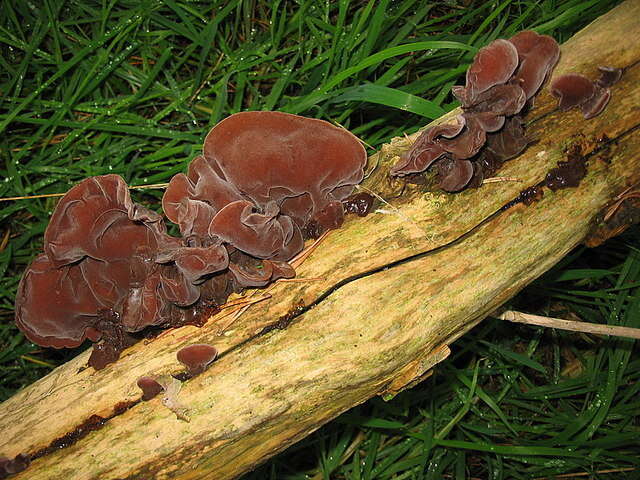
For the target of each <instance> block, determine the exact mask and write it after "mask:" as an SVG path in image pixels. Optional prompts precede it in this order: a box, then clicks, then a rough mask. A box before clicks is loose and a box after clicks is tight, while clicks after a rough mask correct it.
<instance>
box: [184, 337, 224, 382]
mask: <svg viewBox="0 0 640 480" xmlns="http://www.w3.org/2000/svg"><path fill="white" fill-rule="evenodd" d="M217 356H218V350H217V349H216V348H215V347H213V346H211V345H207V344H206V343H196V344H193V345H188V346H186V347H183V348H181V349H180V350H179V351H178V354H177V357H178V361H179V362H180V363H182V364H183V365H184V366H186V367H187V370H188V372H189V375H191V376H195V375H198V374H200V373H202V372H204V371H205V370H206V369H207V368H208V367H209V365H210V364H211V362H213V361H214V360H215V359H216V357H217Z"/></svg>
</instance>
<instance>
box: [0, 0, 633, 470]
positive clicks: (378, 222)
mask: <svg viewBox="0 0 640 480" xmlns="http://www.w3.org/2000/svg"><path fill="white" fill-rule="evenodd" d="M638 36H640V2H637V1H629V2H627V3H625V4H623V5H621V6H619V7H618V8H616V9H615V10H612V11H611V12H609V13H608V14H607V15H605V16H603V17H602V18H600V19H599V20H598V21H596V22H594V23H593V24H592V25H590V26H589V27H587V28H586V29H585V30H583V31H582V32H580V33H579V34H578V35H576V36H575V37H574V38H573V39H571V40H570V41H569V42H567V43H566V44H565V45H564V46H563V48H562V59H561V63H560V64H559V65H558V68H557V70H556V73H557V74H561V73H566V72H568V71H574V72H576V71H577V72H584V73H591V72H595V71H596V69H597V66H599V65H609V66H613V67H625V66H629V65H633V64H635V62H637V61H638V60H640V45H638V42H629V41H628V39H629V38H636V37H638ZM635 65H636V66H634V67H632V68H628V69H627V71H626V72H625V75H624V76H623V78H622V80H621V81H620V82H619V83H618V84H616V85H615V87H614V88H613V90H612V100H611V102H610V104H609V106H608V107H607V109H606V110H605V112H604V113H603V114H602V115H600V116H598V117H596V118H594V119H592V120H590V121H588V122H587V121H585V120H584V119H583V118H582V116H581V114H580V113H579V112H576V111H573V112H566V113H563V114H560V113H558V112H557V111H556V109H555V104H556V103H555V101H553V99H551V98H550V97H549V95H547V94H542V95H540V97H538V98H537V99H536V108H535V109H534V110H533V111H532V112H531V113H530V115H529V117H528V118H527V121H528V134H529V135H531V136H532V137H533V138H534V139H536V140H537V142H536V143H535V144H534V145H532V146H531V147H529V149H528V150H527V151H526V152H525V153H524V154H523V155H521V156H520V157H518V158H515V159H513V160H511V161H509V162H508V163H507V164H506V165H505V167H504V168H503V169H502V170H501V171H500V172H499V173H500V175H501V176H504V177H509V178H518V179H521V180H522V183H518V182H510V181H509V182H499V183H491V184H488V185H485V186H483V187H481V188H479V189H475V190H474V189H471V190H467V191H465V192H462V193H460V194H456V195H446V194H444V193H441V192H435V193H434V192H426V193H425V192H424V191H423V190H422V187H412V186H408V187H405V186H404V184H403V183H400V182H391V181H389V179H388V176H387V172H388V168H389V165H390V164H391V163H393V162H394V161H395V160H396V159H397V157H398V155H400V154H401V153H402V152H404V151H406V149H407V148H408V147H409V145H410V143H411V142H412V141H414V140H415V137H416V136H415V135H413V136H410V137H407V138H402V137H400V138H397V139H394V140H393V141H392V142H391V143H390V144H388V145H385V146H384V147H383V148H382V149H381V151H380V153H379V154H377V155H375V156H374V158H372V159H371V164H372V165H377V168H376V169H375V170H374V171H373V172H372V173H371V175H370V176H369V178H368V179H367V183H366V184H365V186H364V187H365V188H367V189H369V190H372V191H375V192H376V193H377V195H379V196H380V197H382V198H384V199H385V200H386V201H387V202H389V203H390V204H392V205H393V209H391V210H393V211H395V210H396V209H397V213H398V214H394V215H384V214H371V215H369V216H368V217H366V218H363V219H350V220H349V221H348V222H347V223H346V224H345V226H344V227H343V228H341V229H339V230H336V231H334V232H332V233H331V235H329V236H328V237H326V238H325V239H324V240H323V241H322V243H321V244H320V245H318V246H317V248H316V249H315V251H313V252H311V253H310V254H309V256H308V257H306V259H305V261H304V263H302V264H301V265H300V266H299V267H298V270H297V271H298V275H299V276H300V277H301V278H314V279H320V280H319V281H313V282H303V283H292V282H279V283H276V284H274V285H273V286H272V287H270V288H269V294H270V295H271V298H270V299H266V300H264V301H262V302H259V303H256V304H254V305H252V306H251V308H250V309H248V310H247V311H246V312H245V313H244V314H243V315H242V316H241V317H240V318H238V319H237V321H236V322H235V323H234V324H233V325H232V326H231V328H229V329H228V330H226V331H225V332H220V333H219V332H218V322H219V319H220V318H221V316H222V315H224V313H223V314H218V315H216V316H214V317H212V318H211V319H210V321H209V322H208V323H207V325H206V326H204V327H203V328H200V329H198V328H196V327H190V326H188V327H183V328H180V329H176V330H174V331H170V332H167V333H166V334H163V335H161V336H159V337H158V338H155V339H153V340H150V341H147V342H145V343H139V344H137V345H134V346H133V347H131V348H129V349H128V350H126V351H125V352H124V354H123V356H122V358H121V359H120V360H119V361H118V362H116V363H115V364H112V365H109V366H108V367H107V368H105V369H104V370H101V371H98V372H96V371H94V370H93V369H91V368H86V366H85V365H86V361H87V357H88V354H87V353H85V354H82V355H80V356H78V357H77V358H75V359H74V360H72V361H70V362H68V363H67V364H65V365H63V366H61V367H59V368H57V369H56V370H54V371H53V372H52V373H51V374H50V375H48V376H47V377H45V378H43V379H41V380H40V381H38V382H36V383H35V384H33V385H31V386H29V387H28V388H26V389H24V390H22V391H21V392H19V393H18V394H16V395H15V396H14V397H12V398H11V399H9V400H8V401H6V402H4V403H3V404H2V406H1V407H0V408H1V409H2V410H1V411H2V412H3V414H2V416H1V417H0V431H2V432H3V435H2V437H1V438H0V453H1V454H3V455H5V456H7V457H9V458H14V457H15V456H16V455H17V454H19V453H27V454H29V455H31V456H33V457H35V460H34V461H33V462H32V465H31V466H30V467H29V468H28V469H27V470H26V471H25V472H23V473H22V474H20V475H18V476H16V477H15V478H16V479H20V480H23V479H27V478H28V479H30V480H38V479H47V480H50V479H64V480H71V479H74V480H76V479H93V478H100V479H105V480H106V479H115V478H130V479H133V478H140V479H143V478H144V479H148V478H184V479H187V478H216V479H219V480H221V479H227V478H235V477H237V476H239V475H240V474H242V473H243V472H246V471H248V470H250V469H252V468H253V467H255V466H256V465H258V464H259V463H261V462H263V461H264V460H266V459H267V458H269V457H271V456H272V455H274V454H276V453H277V452H279V451H281V450H283V449H284V448H286V447H287V446H288V445H291V444H292V443H294V442H296V441H297V440H299V439H301V438H303V437H304V436H306V435H308V434H309V433H310V432H312V431H314V430H315V429H317V428H318V427H320V426H321V425H323V424H324V423H326V422H327V421H329V420H331V419H332V418H334V417H335V416H337V415H339V414H340V413H342V412H344V411H345V410H347V409H349V408H351V407H353V406H354V405H357V404H359V403H361V402H364V401H366V400H367V399H369V398H371V397H372V396H374V395H378V394H384V395H385V396H393V395H394V394H395V393H397V392H398V391H400V390H402V389H403V388H406V387H407V386H411V385H413V384H414V383H416V382H417V381H420V380H421V379H423V378H425V377H426V376H428V375H429V371H430V369H431V368H432V367H433V366H434V365H435V364H436V363H437V362H439V361H441V360H442V359H444V358H446V356H447V354H448V352H449V348H448V345H450V344H451V343H452V342H453V341H455V339H456V338H459V337H460V336H462V335H464V334H465V333H466V332H467V331H469V330H470V329H471V328H472V327H473V326H474V325H476V324H477V323H478V322H480V321H481V320H482V319H483V318H484V317H485V316H486V315H488V314H489V313H490V312H493V311H495V310H496V308H498V307H499V306H500V305H502V304H503V303H504V302H505V301H507V300H508V299H509V298H511V297H512V296H513V295H515V294H516V293H517V292H518V291H519V290H520V289H522V288H524V286H526V285H527V284H528V283H530V282H531V281H532V280H534V279H535V278H536V277H538V276H539V275H541V274H542V273H543V272H545V271H546V270H548V269H549V268H551V266H553V265H554V264H555V263H556V262H557V261H558V260H560V259H561V258H562V257H563V256H564V255H566V253H567V252H569V251H570V250H571V249H572V248H573V247H575V246H576V245H578V244H579V243H580V242H582V241H583V239H584V238H585V237H586V236H587V235H589V234H590V233H591V232H593V229H594V227H601V226H602V225H604V223H605V222H604V221H603V220H602V217H603V213H602V212H605V211H606V210H607V208H608V206H609V205H610V204H611V202H612V201H613V200H614V199H615V197H616V196H617V195H619V194H620V192H622V191H623V190H625V189H626V188H627V187H628V186H629V185H635V184H638V183H639V182H640V168H638V159H639V158H640V128H638V127H639V126H640V120H639V119H638V116H637V105H638V104H639V103H640V65H637V64H635ZM455 113H456V112H452V113H451V114H450V115H448V116H447V118H445V119H442V120H441V121H447V119H448V118H450V117H451V116H453V115H455ZM604 135H606V137H607V138H608V139H609V140H608V141H599V139H602V138H604V137H603V136H604ZM576 146H578V147H579V149H580V152H581V154H582V155H583V157H584V159H585V160H586V161H588V164H589V168H588V170H589V173H588V176H587V177H586V178H585V179H584V181H583V182H582V184H581V185H580V187H579V188H575V189H566V190H560V191H557V192H550V191H545V193H544V196H543V197H542V199H540V200H539V201H538V202H537V203H534V204H532V205H531V206H528V207H527V206H524V205H521V204H517V205H515V206H511V207H510V208H505V206H506V205H512V204H513V201H514V199H516V198H518V195H519V194H520V190H521V189H522V188H523V186H525V185H528V186H531V185H536V184H538V183H539V182H540V181H541V180H542V179H544V177H545V175H546V173H547V172H548V171H549V170H550V169H551V168H553V167H555V166H556V164H557V162H558V161H561V160H563V159H565V156H566V148H568V147H572V148H573V147H576ZM403 189H404V191H405V192H404V195H403V196H402V197H398V193H399V192H400V191H402V190H403ZM407 219H411V221H407ZM416 226H418V227H419V228H416ZM243 301H246V299H245V300H243ZM234 308H244V306H241V305H240V304H238V305H236V306H235V307H233V308H231V309H229V310H230V311H233V310H234ZM191 343H209V344H213V345H215V346H216V348H217V349H218V351H219V352H220V357H219V359H218V360H216V362H214V363H213V365H212V366H211V368H210V369H209V370H207V371H206V372H204V373H203V374H201V375H199V376H197V377H195V378H193V379H190V380H187V381H185V382H184V383H183V384H182V386H181V389H180V393H179V400H180V403H181V405H184V407H185V408H187V409H188V412H189V419H190V422H189V423H187V422H185V421H182V420H180V419H177V418H176V415H175V414H174V413H173V412H172V411H171V410H169V409H168V408H166V407H165V406H163V404H162V402H161V399H159V398H155V399H153V400H150V401H147V402H142V401H141V400H140V399H141V395H142V392H141V391H140V389H139V388H138V387H137V386H136V381H137V379H138V378H139V377H141V376H143V375H155V376H159V375H163V374H172V373H173V374H175V373H180V372H181V371H182V368H183V367H181V365H180V364H179V363H178V362H177V360H176V356H175V354H176V352H177V351H178V350H179V349H180V348H181V347H183V346H185V345H187V344H191ZM52 412H55V414H52ZM96 418H97V419H98V420H99V422H98V423H99V424H100V425H101V427H100V428H98V429H95V430H93V431H90V432H89V433H86V432H87V431H88V429H86V428H84V427H83V426H84V425H86V424H87V422H90V421H93V422H94V423H93V424H92V425H95V424H96V423H95V422H96ZM78 432H85V433H86V435H84V436H82V435H81V433H78ZM60 438H73V439H75V440H74V441H73V442H72V441H68V442H67V445H68V446H66V447H65V448H53V447H52V446H53V445H57V444H58V443H56V439H60ZM49 447H51V448H49ZM79 465H81V468H79V467H78V466H79Z"/></svg>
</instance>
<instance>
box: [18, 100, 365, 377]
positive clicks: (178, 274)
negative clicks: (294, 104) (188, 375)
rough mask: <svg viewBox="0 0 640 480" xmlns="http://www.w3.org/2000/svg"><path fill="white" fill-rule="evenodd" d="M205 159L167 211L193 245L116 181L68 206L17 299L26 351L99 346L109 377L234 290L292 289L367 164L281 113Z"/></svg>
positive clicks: (336, 136)
mask: <svg viewBox="0 0 640 480" xmlns="http://www.w3.org/2000/svg"><path fill="white" fill-rule="evenodd" d="M203 150H204V151H203V155H202V156H199V157H197V158H196V159H194V160H193V161H192V162H191V164H190V165H189V169H188V173H187V174H186V175H184V174H178V175H176V176H175V177H173V178H172V180H171V182H170V184H169V187H168V188H167V190H166V192H165V195H164V197H163V199H162V205H163V208H164V212H165V214H166V216H167V218H168V219H169V220H171V221H172V222H175V223H177V224H178V226H179V228H180V233H181V237H173V236H170V235H168V234H167V231H166V227H165V223H164V219H163V218H162V216H161V215H159V214H157V213H155V212H152V211H150V210H148V209H146V208H144V207H142V206H140V205H137V204H135V203H134V202H133V201H132V200H131V197H130V196H129V191H128V188H127V185H126V184H125V182H124V180H123V179H122V178H121V177H119V176H117V175H104V176H99V177H92V178H88V179H86V180H84V181H82V182H81V183H79V184H78V185H76V186H75V187H73V188H72V189H71V190H70V191H69V192H68V193H67V194H66V195H65V196H64V197H63V198H62V199H61V200H60V202H59V203H58V205H57V207H56V209H55V212H54V213H53V216H52V218H51V221H50V223H49V226H48V227H47V229H46V232H45V235H44V253H42V254H40V255H39V256H38V257H36V259H35V260H34V261H33V262H32V263H31V265H29V267H28V268H27V270H26V271H25V273H24V275H23V277H22V280H21V282H20V285H19V288H18V294H17V296H16V323H17V325H18V327H19V328H20V329H21V330H22V331H23V332H24V333H25V335H26V336H27V338H29V339H30V340H31V341H33V342H35V343H37V344H39V345H42V346H48V347H54V348H63V347H76V346H78V345H80V344H81V343H82V342H83V341H84V340H85V339H87V338H88V339H89V340H91V341H93V342H99V343H97V344H96V345H94V350H93V353H92V355H91V358H90V361H89V363H90V365H92V366H94V367H95V368H102V367H104V366H105V365H107V364H108V363H111V362H113V361H115V360H117V358H118V356H119V354H120V352H121V350H122V349H124V348H125V347H127V346H129V345H131V344H132V343H133V342H134V341H135V336H134V334H135V333H137V332H140V331H142V330H143V329H145V328H147V327H173V326H179V325H184V324H187V323H193V322H195V318H196V317H197V314H198V312H199V311H200V310H201V309H202V308H203V306H208V305H212V304H213V305H219V304H221V303H223V302H224V301H225V300H226V298H227V296H228V295H229V293H231V292H233V291H239V290H240V289H242V288H244V287H260V286H264V285H267V284H268V283H269V282H272V281H274V280H276V279H278V278H283V277H286V278H289V277H293V276H294V275H295V271H294V269H293V268H292V267H291V265H289V263H287V262H288V261H289V260H291V259H292V258H293V257H294V256H295V255H296V254H297V253H299V252H300V251H301V250H302V248H303V245H304V235H303V232H305V231H309V230H312V231H314V232H316V233H322V232H323V231H325V230H329V229H333V228H338V227H340V226H341V225H342V223H343V220H344V214H345V207H343V202H345V201H347V199H348V197H349V195H351V193H352V192H353V189H354V187H355V185H356V184H358V183H359V182H360V181H361V180H362V178H363V176H364V166H365V163H366V159H367V157H366V152H365V150H364V148H363V146H362V145H361V143H360V142H359V141H358V139H357V138H356V137H355V136H353V135H352V134H351V133H349V132H348V131H346V130H344V129H342V128H338V127H335V126H333V125H331V124H330V123H328V122H325V121H321V120H315V119H309V118H304V117H299V116H296V115H290V114H285V113H279V112H244V113H238V114H235V115H232V116H230V117H228V118H227V119H225V120H223V121H222V122H220V123H219V124H218V125H216V126H214V128H213V129H212V130H211V131H210V132H209V134H208V135H207V137H206V140H205V143H204V149H203ZM310 226H311V227H312V228H310Z"/></svg>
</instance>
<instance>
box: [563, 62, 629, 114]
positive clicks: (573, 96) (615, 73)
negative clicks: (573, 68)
mask: <svg viewBox="0 0 640 480" xmlns="http://www.w3.org/2000/svg"><path fill="white" fill-rule="evenodd" d="M598 70H599V71H600V78H598V79H597V80H596V81H592V80H590V79H589V78H587V77H585V76H584V75H581V74H578V73H568V74H566V75H561V76H559V77H558V78H555V79H554V80H553V82H552V83H551V94H552V95H553V96H554V97H556V98H557V99H558V108H559V109H560V110H563V111H565V110H569V109H571V108H579V109H580V110H581V111H582V115H583V116H584V118H585V119H589V118H593V117H595V116H597V115H599V114H600V113H601V112H602V111H603V110H604V108H605V107H606V106H607V104H608V103H609V100H610V99H611V90H610V89H609V87H611V86H612V85H613V84H615V83H616V82H617V81H618V80H620V78H621V77H622V69H619V68H613V67H599V68H598Z"/></svg>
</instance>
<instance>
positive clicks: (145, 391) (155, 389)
mask: <svg viewBox="0 0 640 480" xmlns="http://www.w3.org/2000/svg"><path fill="white" fill-rule="evenodd" d="M136 384H137V385H138V387H139V388H140V390H142V400H144V401H148V400H151V399H152V398H154V397H155V396H157V395H158V394H159V393H161V392H162V391H163V390H164V388H163V387H162V385H160V384H159V383H158V382H157V381H156V379H155V378H153V377H147V376H143V377H140V378H139V379H138V381H137V382H136Z"/></svg>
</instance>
